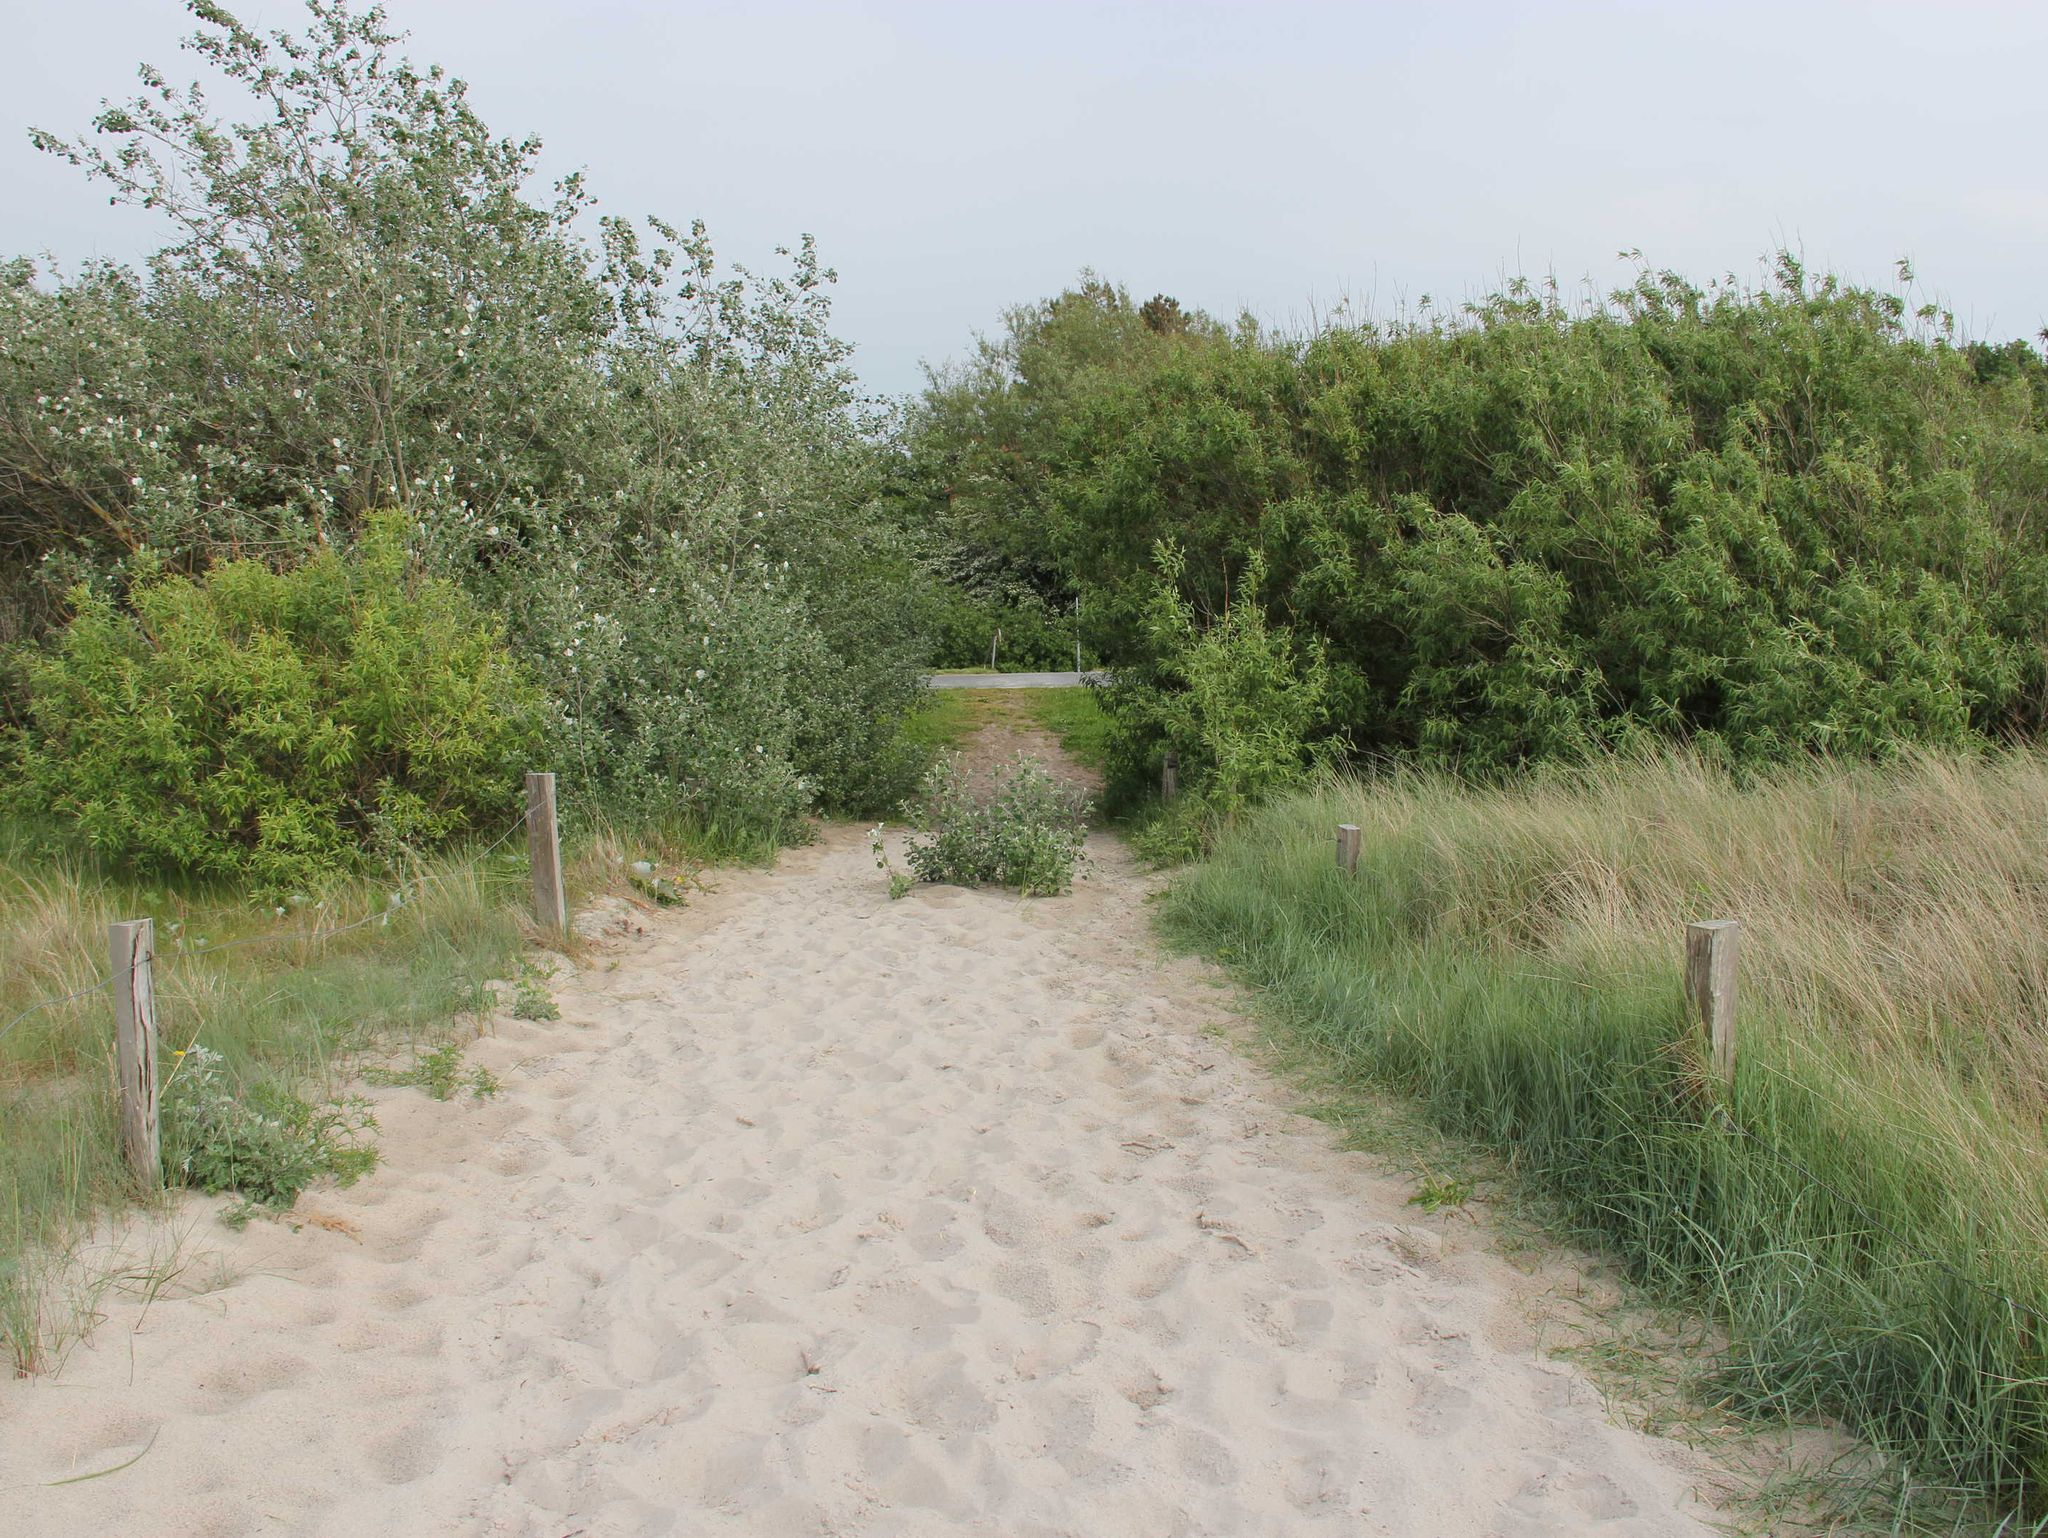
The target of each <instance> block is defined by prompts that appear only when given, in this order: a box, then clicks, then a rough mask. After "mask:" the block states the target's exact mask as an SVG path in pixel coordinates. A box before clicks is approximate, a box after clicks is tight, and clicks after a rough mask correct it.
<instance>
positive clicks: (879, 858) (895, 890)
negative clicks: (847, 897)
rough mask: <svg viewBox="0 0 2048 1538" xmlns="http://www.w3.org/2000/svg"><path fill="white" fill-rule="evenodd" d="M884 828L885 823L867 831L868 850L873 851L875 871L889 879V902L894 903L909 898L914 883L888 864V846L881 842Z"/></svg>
mask: <svg viewBox="0 0 2048 1538" xmlns="http://www.w3.org/2000/svg"><path fill="white" fill-rule="evenodd" d="M886 826H888V825H887V824H886V823H879V822H878V823H876V824H875V825H874V827H873V828H872V829H870V830H869V832H868V848H869V849H871V850H873V851H874V855H875V869H876V870H878V871H880V872H881V873H882V874H883V875H885V876H887V877H888V878H889V901H891V902H895V901H896V900H897V899H898V898H900V897H907V896H909V895H910V889H911V887H913V886H915V885H916V882H914V881H913V880H912V879H911V878H910V877H909V876H907V875H905V874H904V873H903V872H902V871H900V870H898V869H897V868H896V867H895V865H894V864H892V863H891V862H890V859H889V849H888V846H887V845H886V844H884V843H883V842H882V829H883V828H885V827H886Z"/></svg>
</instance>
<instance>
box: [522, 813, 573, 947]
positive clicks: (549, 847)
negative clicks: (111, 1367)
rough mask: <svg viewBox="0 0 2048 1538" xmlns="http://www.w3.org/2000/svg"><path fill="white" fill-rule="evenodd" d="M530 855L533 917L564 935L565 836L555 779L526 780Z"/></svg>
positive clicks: (566, 917)
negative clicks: (557, 812)
mask: <svg viewBox="0 0 2048 1538" xmlns="http://www.w3.org/2000/svg"><path fill="white" fill-rule="evenodd" d="M526 854H527V858H528V859H529V860H530V861H531V862H532V865H533V917H534V922H536V923H537V924H539V925H540V926H541V927H542V928H543V929H546V930H549V931H551V932H552V933H555V934H564V933H566V932H567V931H568V928H569V907H568V901H567V899H566V897H565V896H564V894H563V892H562V837H561V834H560V832H559V831H558V830H557V829H556V827H555V777H554V776H553V775H552V774H529V775H528V776H527V777H526Z"/></svg>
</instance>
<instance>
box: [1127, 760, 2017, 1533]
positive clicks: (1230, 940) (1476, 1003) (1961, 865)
mask: <svg viewBox="0 0 2048 1538" xmlns="http://www.w3.org/2000/svg"><path fill="white" fill-rule="evenodd" d="M2044 801H2048V759H2044V758H2042V757H2041V756H2038V755H2015V756H2012V757H2007V758H1997V759H1983V760H1970V761H1955V760H1939V759H1931V758H1930V759H1920V760H1914V761H1909V762H1906V763H1903V764H1899V765H1894V766H1891V767H1887V768H1871V767H1858V768H1826V769H1816V770H1814V771H1812V772H1810V773H1805V774H1800V775H1788V776H1786V777H1784V778H1782V779H1778V780H1774V781H1769V782H1765V783H1759V784H1754V785H1750V786H1747V787H1737V786H1735V785H1733V784H1731V783H1729V782H1728V781H1726V780H1725V779H1723V778H1721V777H1720V776H1718V775H1716V774H1714V773H1712V772H1710V771H1709V770H1707V769H1705V768H1703V767H1701V766H1700V765H1698V764H1696V763H1692V762H1689V761H1685V760H1680V759H1673V760H1666V761H1661V762H1653V763H1643V764H1637V765H1633V766H1610V767H1604V768H1600V769H1596V770H1590V771H1587V772H1584V773H1580V774H1574V775H1553V776H1550V777H1547V778H1544V779H1541V780H1537V781H1533V782H1530V783H1528V784H1525V785H1523V786H1520V787H1518V788H1511V789H1490V790H1476V789H1470V788H1463V787H1460V786H1458V785H1455V784H1453V783H1451V782H1449V781H1446V780H1443V779H1437V778H1429V777H1424V776H1418V775H1406V774H1392V775H1388V776H1386V777H1384V778H1381V779H1377V780H1372V781H1365V782H1353V783H1344V784H1337V785H1332V786H1329V787H1326V788H1324V789H1322V790H1320V791H1317V792H1314V793H1310V794H1304V795H1301V796H1297V797H1295V798H1292V799H1289V800H1286V801H1284V802H1282V803H1279V804H1276V805H1274V806H1271V807H1269V808H1267V809H1266V810H1264V811H1263V812H1259V813H1256V814H1253V815H1252V816H1250V817H1248V818H1246V819H1245V820H1243V821H1242V822H1240V823H1239V824H1238V826H1236V827H1235V828H1233V829H1230V830H1228V831H1226V832H1225V834H1224V835H1223V836H1222V838H1221V839H1220V841H1219V843H1218V846H1217V848H1216V850H1215V853H1214V855H1213V857H1212V858H1210V859H1209V860H1207V861H1206V862H1204V863H1203V864H1201V865H1199V866H1197V867H1195V868H1194V869H1192V870H1190V871H1189V872H1187V873H1186V874H1185V875H1184V876H1182V877H1181V878H1180V879H1179V880H1178V881H1177V882H1176V884H1175V886H1174V887H1173V889H1172V891H1171V892H1170V894H1169V895H1168V897H1167V899H1166V901H1165V905H1164V909H1163V921H1164V923H1165V924H1166V925H1167V927H1168V929H1169V931H1170V932H1173V933H1175V934H1177V935H1178V936H1180V937H1182V938H1184V939H1185V940H1188V941H1190V942H1192V943H1195V944H1197V945H1199V946H1201V947H1203V948H1205V949H1207V950H1209V951H1211V952H1212V953H1214V954H1215V955H1217V956H1218V957H1219V958H1221V959H1222V960H1224V961H1225V962H1226V963H1228V964H1229V965H1230V966H1232V967H1233V968H1234V969H1235V970H1236V971H1237V972H1238V973H1239V974H1240V975H1241V976H1242V977H1244V978H1245V979H1246V980H1248V981H1250V982H1252V983H1255V984H1258V985H1260V986H1262V987H1263V988H1265V989H1267V990H1268V991H1269V997H1270V999H1271V1001H1272V1004H1273V1007H1274V1012H1275V1014H1276V1016H1277V1019H1278V1021H1279V1023H1280V1025H1281V1028H1282V1030H1283V1032H1284V1033H1285V1034H1286V1035H1287V1036H1289V1037H1290V1038H1292V1041H1293V1043H1294V1044H1295V1045H1296V1046H1297V1047H1299V1048H1301V1049H1302V1050H1304V1051H1306V1052H1307V1053H1309V1054H1310V1055H1311V1056H1312V1057H1313V1058H1314V1059H1315V1060H1316V1061H1317V1063H1318V1064H1319V1065H1320V1067H1321V1068H1322V1069H1323V1070H1324V1071H1326V1072H1327V1073H1328V1074H1329V1075H1330V1076H1331V1077H1333V1078H1334V1079H1336V1080H1338V1081H1339V1082H1343V1081H1347V1080H1348V1081H1350V1082H1353V1083H1356V1084H1359V1085H1361V1086H1365V1085H1371V1086H1376V1087H1381V1088H1390V1089H1394V1090H1396V1091H1399V1092H1401V1093H1404V1094H1406V1095H1410V1096H1413V1097H1414V1098H1415V1099H1416V1100H1417V1102H1419V1104H1420V1105H1421V1106H1422V1107H1423V1108H1424V1109H1425V1110H1426V1111H1427V1112H1428V1114H1429V1115H1430V1116H1431V1118H1432V1119H1433V1120H1434V1121H1435V1122H1436V1123H1437V1124H1438V1125H1439V1126H1441V1127H1443V1128H1444V1129H1446V1130H1447V1131H1450V1132H1453V1133H1456V1134H1458V1135H1461V1136H1466V1137H1473V1138H1476V1139H1478V1140H1480V1141H1481V1142H1483V1143H1485V1144H1487V1145H1489V1146H1492V1147H1495V1148H1498V1149H1500V1150H1502V1151H1503V1153H1504V1154H1505V1155H1506V1156H1507V1157H1508V1159H1509V1160H1510V1162H1511V1164H1512V1166H1513V1168H1514V1170H1515V1172H1516V1174H1517V1176H1518V1177H1519V1178H1521V1179H1526V1180H1528V1181H1531V1182H1533V1183H1534V1184H1535V1185H1536V1186H1538V1187H1540V1188H1541V1189H1543V1190H1544V1191H1545V1192H1547V1193H1548V1194H1549V1195H1550V1196H1551V1197H1553V1198H1555V1199H1556V1201H1557V1202H1558V1203H1560V1204H1561V1209H1562V1210H1563V1212H1564V1213H1565V1214H1566V1216H1567V1219H1568V1221H1569V1223H1570V1225H1571V1226H1572V1227H1573V1228H1574V1229H1575V1230H1576V1232H1577V1234H1578V1236H1579V1237H1581V1238H1582V1239H1585V1240H1589V1241H1592V1242H1595V1243H1596V1244H1598V1245H1600V1246H1603V1247H1604V1248H1606V1249H1607V1250H1608V1251H1610V1252H1611V1253H1614V1254H1616V1255H1618V1256H1619V1257H1620V1258H1621V1259H1622V1260H1623V1261H1624V1262H1625V1263H1626V1264H1627V1265H1628V1267H1629V1268H1630V1269H1631V1270H1632V1271H1633V1273H1634V1274H1635V1275H1636V1276H1637V1277H1638V1278H1639V1279H1640V1280H1642V1281H1644V1282H1645V1283H1647V1284H1649V1285H1650V1286H1651V1287H1652V1288H1653V1289H1655V1290H1656V1291H1657V1292H1659V1293H1661V1294H1662V1295H1664V1296H1667V1297H1675V1298H1682V1299H1685V1300H1688V1301H1690V1302H1691V1303H1693V1304H1695V1305H1703V1306H1704V1307H1705V1308H1706V1309H1707V1310H1708V1311H1709V1312H1710V1313H1711V1314H1712V1316H1713V1317H1714V1318H1715V1320H1716V1321H1717V1322H1718V1323H1719V1324H1720V1325H1721V1326H1722V1328H1723V1329H1725V1331H1726V1333H1727V1336H1728V1346H1727V1349H1726V1351H1725V1354H1724V1355H1723V1356H1722V1357H1721V1359H1720V1360H1719V1361H1718V1362H1717V1364H1716V1365H1715V1370H1714V1372H1713V1373H1712V1377H1711V1381H1712V1384H1713V1391H1714V1392H1715V1393H1716V1394H1717V1395H1718V1396H1721V1397H1723V1398H1725V1400H1726V1401H1727V1402H1728V1403H1729V1404H1731V1405H1734V1406H1737V1407H1740V1408H1742V1409H1745V1410H1747V1411H1751V1412H1755V1413H1762V1414H1778V1413H1782V1414H1785V1415H1788V1416H1791V1417H1795V1418H1813V1417H1820V1418H1826V1419H1833V1420H1838V1421H1839V1422H1840V1423H1842V1424H1843V1425H1845V1426H1847V1427H1848V1428H1850V1429H1851V1430H1853V1431H1854V1432H1855V1433H1856V1434H1857V1435H1859V1436H1861V1437H1864V1438H1866V1439H1868V1440H1870V1441H1871V1442H1873V1443H1875V1444H1877V1445H1878V1446H1880V1447H1883V1448H1886V1449H1888V1450H1891V1451H1893V1452H1894V1453H1896V1454H1898V1458H1897V1460H1895V1462H1894V1463H1893V1465H1892V1475H1893V1477H1895V1478H1896V1481H1897V1482H1896V1484H1895V1485H1894V1487H1893V1488H1892V1491H1891V1494H1892V1496H1893V1498H1894V1505H1895V1509H1896V1510H1897V1511H1898V1512H1900V1513H1901V1514H1902V1515H1901V1517H1900V1521H1901V1524H1902V1527H1906V1528H1914V1529H1918V1530H1930V1529H1931V1530H1941V1531H1947V1530H1950V1528H1949V1526H1948V1525H1946V1524H1950V1523H1952V1521H1953V1513H1954V1509H1955V1506H1954V1503H1955V1501H1956V1500H1958V1499H1962V1500H1967V1501H1971V1502H1976V1503H1979V1504H1978V1509H1979V1510H1982V1509H1986V1508H1989V1509H1993V1510H1995V1511H1998V1512H2012V1513H2015V1514H2017V1517H2018V1520H2017V1522H2016V1524H2015V1525H2012V1526H2008V1527H2006V1528H2005V1529H2004V1531H2007V1532H2015V1531H2017V1532H2025V1531H2030V1530H2032V1529H2031V1523H2032V1521H2033V1520H2034V1519H2037V1518H2039V1517H2040V1516H2041V1515H2042V1514H2043V1512H2044V1510H2048V1376H2044V1374H2048V1360H2044V1354H2043V1353H2044V1346H2048V1139H2044V1135H2043V1117H2044V1111H2048V1019H2044V1017H2043V1014H2042V1005H2041V1000H2042V998H2043V997H2044V996H2048V881H2044V880H2043V879H2042V875H2041V872H2042V871H2043V870H2048V825H2044V823H2043V821H2042V819H2041V818H2040V817H2039V815H2038V810H2039V807H2040V806H2041V805H2042V804H2043V803H2044ZM1339 822H1354V823H1357V824H1358V825H1359V826H1360V827H1361V828H1362V829H1363V830H1364V852H1363V855H1362V858H1361V861H1360V865H1359V870H1358V874H1357V876H1356V877H1355V878H1350V879H1347V878H1345V877H1344V876H1342V875H1341V874H1340V873H1339V872H1338V870H1337V869H1336V866H1335V862H1334V859H1333V846H1332V835H1333V830H1334V827H1335V825H1336V824H1337V823H1339ZM1704 917H1734V918H1739V919H1741V920H1742V921H1743V923H1744V926H1745V930H1744V935H1743V942H1742V944H1743V955H1742V982H1741V995H1742V1002H1741V1010H1742V1014H1741V1042H1742V1052H1741V1057H1740V1061H1739V1064H1738V1070H1737V1076H1736V1081H1735V1083H1734V1085H1733V1086H1732V1088H1730V1089H1727V1090H1725V1091H1724V1090H1723V1089H1722V1088H1721V1087H1720V1086H1719V1085H1718V1084H1717V1083H1716V1082H1715V1081H1714V1080H1713V1079H1712V1078H1711V1076H1710V1074H1709V1073H1708V1072H1707V1070H1706V1066H1705V1058H1704V1053H1703V1051H1702V1049H1701V1047H1700V1046H1699V1044H1698V1043H1697V1042H1696V1040H1695V1039H1694V1036H1693V1032H1692V1031H1691V1030H1690V1029H1689V1028H1688V1026H1687V1024H1686V1021H1685V1018H1684V1011H1683V1005H1682V1000H1681V997H1680V967H1681V955H1682V948H1683V928H1684V924H1685V922H1686V921H1687V920H1689V919H1696V918H1704ZM1865 1493H1866V1494H1867V1493H1868V1492H1867V1491H1866V1492H1865Z"/></svg>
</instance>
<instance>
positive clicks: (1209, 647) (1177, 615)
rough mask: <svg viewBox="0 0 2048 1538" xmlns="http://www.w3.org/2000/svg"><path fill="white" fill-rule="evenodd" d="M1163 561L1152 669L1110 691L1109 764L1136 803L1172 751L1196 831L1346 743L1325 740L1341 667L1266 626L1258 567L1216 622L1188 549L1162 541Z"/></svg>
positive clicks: (1150, 629)
mask: <svg viewBox="0 0 2048 1538" xmlns="http://www.w3.org/2000/svg"><path fill="white" fill-rule="evenodd" d="M1153 559H1154V565H1155V578H1154V582H1153V586H1152V591H1151V595H1150V601H1149V604H1148V607H1147V611H1146V641H1147V646H1148V651H1149V654H1150V658H1151V660H1150V661H1149V662H1147V663H1140V664H1137V665H1134V666H1132V667H1129V668H1125V669H1121V670H1119V671H1118V673H1117V674H1116V675H1115V677H1114V679H1113V681H1112V682H1111V683H1110V685H1109V686H1108V687H1107V688H1106V689H1104V690H1103V691H1102V698H1103V702H1104V707H1105V709H1106V710H1107V712H1108V714H1109V716H1110V718H1111V720H1112V722H1113V723H1114V726H1113V729H1112V732H1111V736H1110V743H1109V750H1108V751H1109V762H1110V770H1111V777H1112V783H1113V786H1114V788H1115V789H1116V791H1117V792H1118V794H1119V795H1120V797H1121V798H1122V799H1125V800H1130V799H1134V798H1135V797H1136V796H1137V795H1139V794H1141V793H1142V792H1143V791H1144V790H1145V789H1147V788H1149V787H1150V786H1152V785H1156V784H1157V783H1158V781H1159V771H1160V767H1161V761H1162V759H1163V758H1164V756H1165V754H1166V753H1167V752H1169V751H1171V752H1173V753H1174V754H1175V755H1176V756H1177V759H1178V763H1179V773H1180V779H1181V785H1182V787H1183V789H1184V790H1186V791H1188V792H1189V793H1190V794H1189V801H1188V804H1187V805H1185V806H1183V807H1181V808H1179V809H1177V811H1176V815H1175V817H1174V819H1173V822H1174V826H1175V828H1176V829H1178V830H1180V832H1181V833H1185V832H1186V831H1187V830H1188V829H1189V828H1191V827H1193V826H1195V824H1196V823H1197V822H1199V821H1200V820H1201V818H1202V817H1203V816H1208V817H1229V816H1231V815H1233V814H1235V813H1236V812H1237V811H1239V810H1240V809H1242V808H1243V807H1246V806H1249V805H1252V804H1254V803H1256V802H1258V801H1261V800H1263V799H1264V798H1265V797H1266V796H1268V795H1270V794H1272V793H1273V792H1274V791H1276V790H1279V789H1282V788H1284V787H1286V786H1289V785H1292V784H1295V783H1298V782H1299V781H1300V780H1301V778H1302V777H1303V775H1304V774H1305V773H1306V772H1307V771H1308V770H1310V769H1311V768H1313V767H1314V766H1316V765H1317V764H1319V763H1322V762H1326V761H1327V760H1328V759H1329V758H1330V757H1331V756H1332V754H1333V753H1334V752H1335V751H1336V749H1337V748H1338V747H1339V745H1340V742H1341V739H1333V738H1331V737H1329V736H1327V735H1325V733H1326V732H1327V722H1328V717H1329V711H1330V670H1329V666H1328V664H1327V662H1326V661H1325V660H1324V645H1323V642H1322V641H1321V639H1320V638H1317V637H1313V636H1312V637H1310V638H1308V639H1307V640H1306V641H1302V640H1299V639H1297V638H1296V637H1295V635H1294V634H1293V633H1292V632H1291V631H1290V630H1288V629H1287V627H1285V626H1283V625H1276V624H1273V623H1271V622H1270V621H1269V620H1268V619H1267V618H1266V614H1265V611H1264V609H1263V608H1262V607H1261V606H1260V602H1259V576H1260V571H1259V568H1258V566H1257V565H1256V563H1255V564H1254V566H1253V568H1252V570H1251V571H1250V573H1249V574H1248V575H1247V577H1246V580H1245V581H1244V583H1243V585H1242V586H1241V587H1240V588H1239V589H1238V591H1237V592H1236V594H1235V595H1233V597H1232V598H1231V600H1230V602H1229V603H1228V604H1227V605H1226V607H1225V608H1224V610H1223V612H1222V614H1221V615H1219V616H1218V617H1217V618H1216V619H1215V621H1214V622H1213V623H1210V624H1206V625H1205V624H1203V623H1202V622H1201V620H1200V618H1199V616H1198V615H1197V614H1196V612H1195V609H1194V606H1193V605H1192V604H1190V603H1189V602H1188V601H1187V599H1186V598H1184V597H1183V596H1182V591H1181V590H1182V583H1183V580H1184V573H1185V568H1186V560H1185V558H1184V557H1183V556H1182V554H1181V552H1180V551H1179V550H1178V549H1177V548H1175V547H1174V546H1172V545H1168V544H1161V545H1160V546H1159V548H1158V549H1157V550H1156V551H1155V552H1154V556H1153ZM1176 836H1178V835H1176Z"/></svg>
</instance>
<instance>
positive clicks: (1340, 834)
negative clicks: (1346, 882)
mask: <svg viewBox="0 0 2048 1538" xmlns="http://www.w3.org/2000/svg"><path fill="white" fill-rule="evenodd" d="M1337 868H1338V869H1339V870H1341V871H1343V872H1344V874H1345V875H1347V876H1355V875H1357V874H1358V824H1356V823H1352V822H1340V823H1338V824H1337Z"/></svg>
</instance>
